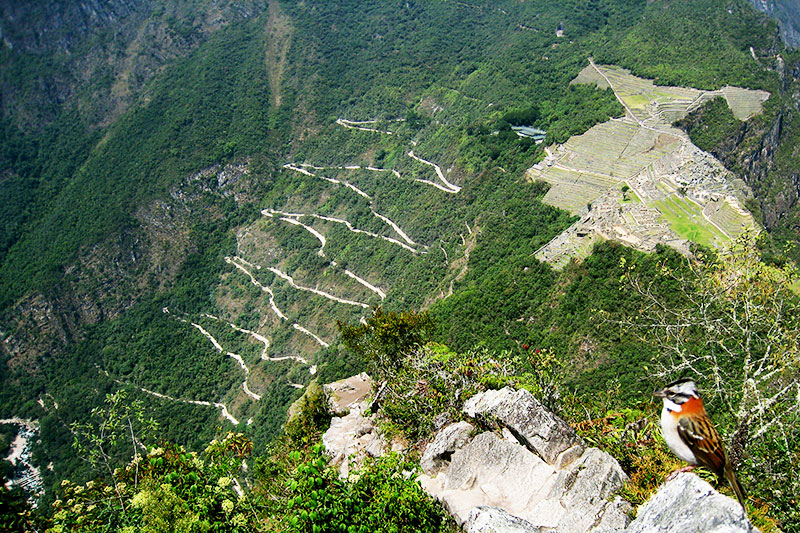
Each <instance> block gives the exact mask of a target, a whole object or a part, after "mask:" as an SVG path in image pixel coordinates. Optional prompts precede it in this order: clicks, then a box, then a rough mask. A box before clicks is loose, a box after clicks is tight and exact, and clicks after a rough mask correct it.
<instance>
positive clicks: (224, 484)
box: [217, 477, 231, 489]
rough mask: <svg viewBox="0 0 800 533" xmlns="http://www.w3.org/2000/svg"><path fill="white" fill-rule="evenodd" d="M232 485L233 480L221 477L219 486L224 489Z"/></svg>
mask: <svg viewBox="0 0 800 533" xmlns="http://www.w3.org/2000/svg"><path fill="white" fill-rule="evenodd" d="M230 484H231V478H229V477H221V478H219V479H218V480H217V485H219V486H220V487H222V488H223V489H224V488H225V487H227V486H228V485H230Z"/></svg>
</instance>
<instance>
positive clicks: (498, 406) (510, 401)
mask: <svg viewBox="0 0 800 533" xmlns="http://www.w3.org/2000/svg"><path fill="white" fill-rule="evenodd" d="M464 412H465V413H466V414H467V415H469V416H471V417H473V418H478V419H483V420H496V421H498V422H500V423H501V424H502V425H503V426H505V427H507V428H508V429H510V430H511V431H512V433H514V435H515V436H516V437H517V438H518V439H519V440H520V442H522V443H523V444H524V445H525V446H527V447H528V448H529V449H530V450H531V451H533V452H534V453H536V454H537V455H539V457H541V458H542V459H544V460H545V461H546V462H547V463H548V464H551V465H553V464H556V463H557V462H558V460H559V456H560V455H561V454H562V453H563V452H565V451H567V450H569V449H570V448H573V447H575V446H579V447H582V446H583V442H582V440H581V438H580V437H578V435H577V433H575V431H574V430H573V429H572V428H571V427H569V425H568V424H567V423H566V422H564V421H563V420H561V419H560V418H558V417H557V416H556V415H554V414H553V413H552V412H551V411H550V410H549V409H547V408H546V407H545V406H544V405H542V404H541V403H540V402H539V400H537V399H536V398H534V396H533V394H531V393H530V392H528V391H526V390H524V389H521V390H514V389H512V388H510V387H506V388H504V389H500V390H490V391H486V392H483V393H480V394H476V395H475V396H473V397H472V398H470V399H469V400H467V402H466V403H465V404H464ZM576 451H582V450H576ZM573 456H574V457H577V456H580V453H574V454H573Z"/></svg>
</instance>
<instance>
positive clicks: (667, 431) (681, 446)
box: [661, 399, 697, 465]
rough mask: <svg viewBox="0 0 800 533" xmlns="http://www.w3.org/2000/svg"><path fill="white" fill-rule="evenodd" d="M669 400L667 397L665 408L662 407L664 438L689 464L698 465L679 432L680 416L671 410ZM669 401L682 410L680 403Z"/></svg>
mask: <svg viewBox="0 0 800 533" xmlns="http://www.w3.org/2000/svg"><path fill="white" fill-rule="evenodd" d="M668 401H669V400H666V399H665V401H664V408H663V409H661V433H662V434H663V435H664V440H665V441H667V446H669V449H670V450H672V452H673V453H674V454H675V455H677V456H678V457H679V458H681V459H682V460H684V461H686V462H687V463H689V464H693V465H696V464H697V458H696V457H695V456H694V453H692V450H691V449H689V447H688V446H687V445H686V443H685V442H683V439H682V438H681V436H680V434H679V433H678V417H677V416H675V414H674V413H671V412H670V408H669V406H668V405H667V402H668ZM669 403H670V404H672V405H673V406H675V407H677V410H678V411H680V406H679V405H677V404H675V403H673V402H669Z"/></svg>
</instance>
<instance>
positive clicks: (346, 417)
mask: <svg viewBox="0 0 800 533" xmlns="http://www.w3.org/2000/svg"><path fill="white" fill-rule="evenodd" d="M372 386H373V381H372V379H371V378H370V377H369V376H368V375H367V374H365V373H361V374H359V375H357V376H352V377H349V378H347V379H343V380H340V381H336V382H334V383H329V384H327V385H324V386H323V387H322V389H323V391H324V392H325V395H326V397H327V400H328V406H329V408H330V410H331V411H332V412H333V413H334V414H337V415H339V416H334V417H333V418H332V419H331V425H330V427H329V428H328V430H327V431H326V432H325V433H324V434H323V435H322V444H323V446H325V450H326V451H327V453H328V455H330V456H331V458H332V459H331V463H333V464H334V465H336V466H338V468H339V476H340V477H342V478H347V477H348V476H349V474H350V471H351V469H353V468H357V467H358V465H359V464H361V462H363V460H364V459H365V458H366V457H380V456H381V455H383V454H384V453H386V452H387V451H388V449H389V445H388V444H387V442H386V440H385V439H384V438H383V436H382V435H381V434H380V432H379V431H378V428H377V427H376V425H375V420H376V415H374V414H373V415H369V416H366V415H365V413H366V412H367V410H368V408H369V405H370V399H369V397H370V395H371V394H372ZM399 446H400V445H399V444H395V446H394V448H398V447H399Z"/></svg>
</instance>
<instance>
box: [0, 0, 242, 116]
mask: <svg viewBox="0 0 800 533" xmlns="http://www.w3.org/2000/svg"><path fill="white" fill-rule="evenodd" d="M232 4H233V3H232V2H213V3H211V2H192V3H183V2H152V1H150V0H110V1H100V0H83V1H80V2H63V1H62V2H53V3H49V2H47V3H45V2H0V52H2V54H0V65H1V66H2V67H3V68H2V70H3V71H5V74H2V75H0V88H1V89H2V90H0V98H1V99H2V100H0V103H1V104H2V111H3V117H6V118H7V117H9V116H12V117H14V118H15V119H16V121H17V122H18V124H19V125H21V126H22V127H23V128H25V129H29V128H34V129H35V128H40V127H41V126H43V125H44V124H46V123H47V122H49V121H51V120H53V119H54V118H55V116H56V115H57V113H58V112H59V110H60V106H63V105H64V104H77V105H78V106H79V107H80V112H81V115H83V117H84V118H86V119H87V120H88V122H89V123H90V124H91V125H93V126H102V125H107V124H110V123H111V122H112V121H113V120H114V119H115V118H116V117H118V116H119V115H120V114H121V113H122V112H124V111H125V109H127V108H128V107H129V106H130V105H131V103H132V102H133V101H135V98H136V97H137V96H138V95H139V94H140V93H141V91H142V89H143V88H144V87H145V85H146V84H147V82H148V81H149V80H150V79H152V77H153V76H154V75H155V74H157V73H158V72H159V70H160V69H161V68H162V67H164V66H165V65H166V64H167V63H168V62H170V61H172V60H174V59H176V58H179V57H182V56H184V55H186V54H187V53H188V52H190V51H191V50H193V49H195V48H196V47H197V46H198V45H199V44H200V43H202V42H203V41H204V40H205V38H206V37H208V35H210V34H211V33H213V32H214V31H216V30H218V29H220V28H222V27H223V26H226V25H227V24H229V23H230V22H232V21H234V20H240V19H242V18H248V17H250V16H252V15H253V14H255V13H256V12H257V11H258V9H257V8H256V7H255V5H256V4H255V2H238V3H237V5H232ZM32 64H33V65H37V64H38V65H39V66H40V67H41V68H38V69H37V68H33V69H31V65H32ZM31 73H33V75H32V76H31Z"/></svg>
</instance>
